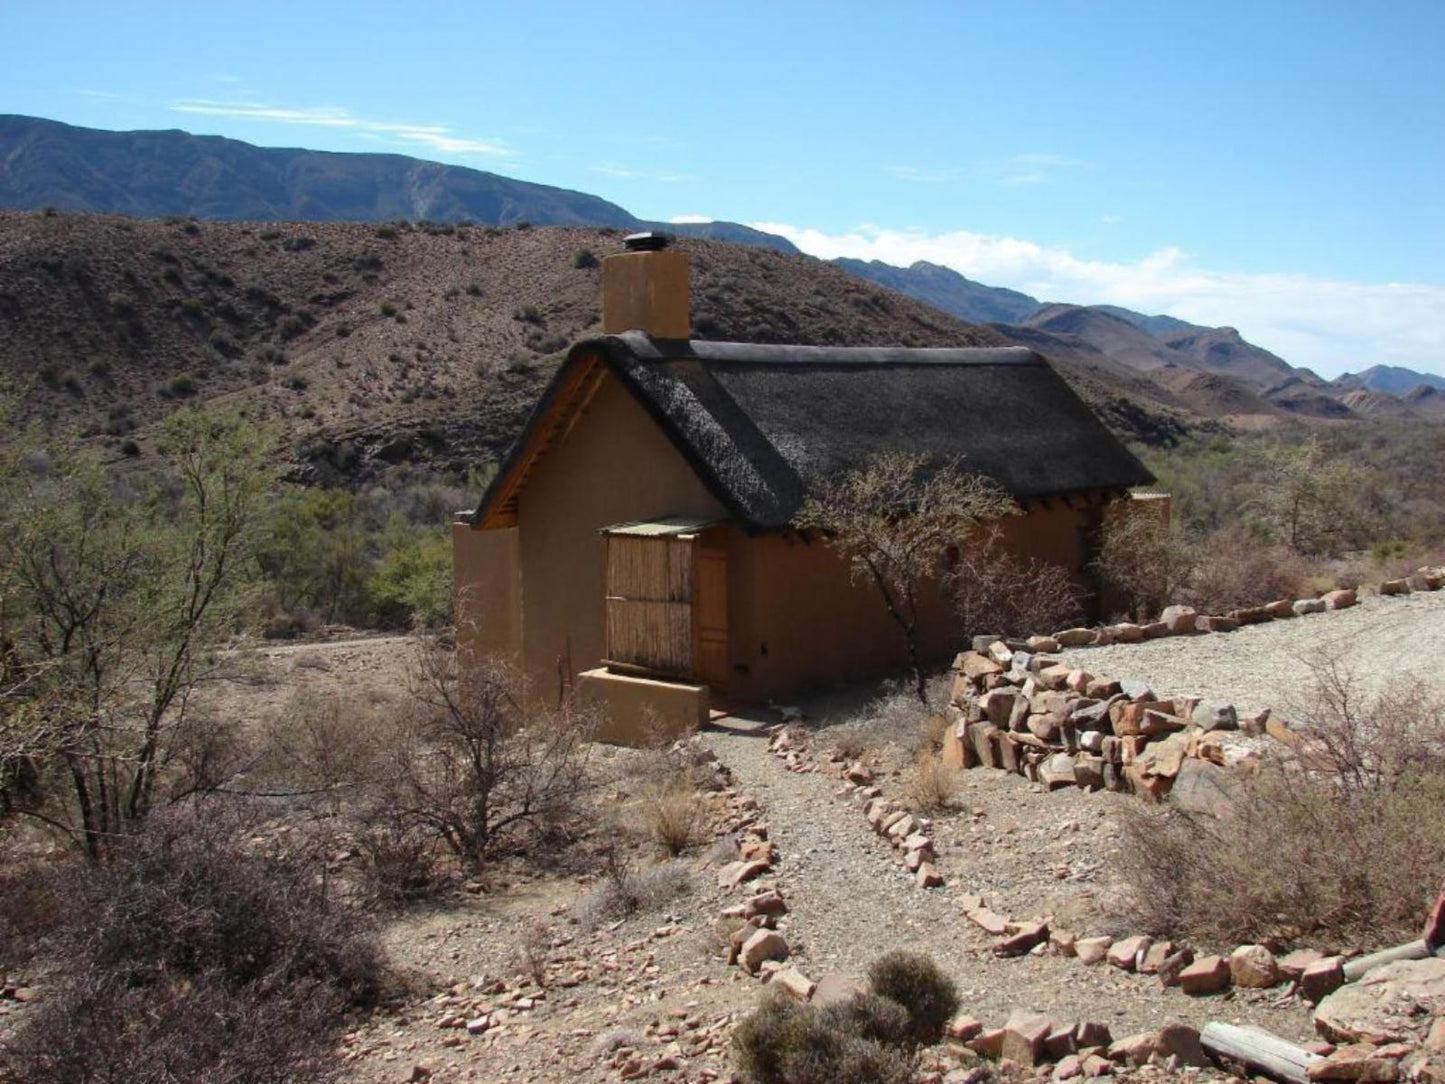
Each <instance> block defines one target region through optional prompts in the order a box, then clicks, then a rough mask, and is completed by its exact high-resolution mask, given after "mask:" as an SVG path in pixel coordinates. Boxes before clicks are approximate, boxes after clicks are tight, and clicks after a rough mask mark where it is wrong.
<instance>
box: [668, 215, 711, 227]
mask: <svg viewBox="0 0 1445 1084" xmlns="http://www.w3.org/2000/svg"><path fill="white" fill-rule="evenodd" d="M668 221H669V222H671V223H672V224H673V225H674V226H683V225H697V224H700V223H703V222H716V221H717V219H716V218H714V217H713V216H712V215H673V216H672V217H671V218H669V219H668Z"/></svg>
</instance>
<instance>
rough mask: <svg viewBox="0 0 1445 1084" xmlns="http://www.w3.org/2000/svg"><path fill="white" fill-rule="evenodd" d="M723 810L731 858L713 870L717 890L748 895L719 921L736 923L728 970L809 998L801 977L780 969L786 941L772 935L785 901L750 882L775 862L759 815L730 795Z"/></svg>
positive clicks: (752, 803) (743, 798) (773, 889)
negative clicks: (738, 969)
mask: <svg viewBox="0 0 1445 1084" xmlns="http://www.w3.org/2000/svg"><path fill="white" fill-rule="evenodd" d="M729 805H730V815H729V817H728V819H727V820H726V821H725V822H724V824H723V827H724V828H725V829H726V830H727V832H728V833H729V834H730V836H731V838H732V839H734V840H735V841H736V848H737V850H736V857H735V859H734V860H733V861H731V862H729V863H727V864H726V865H724V866H723V867H722V868H721V869H719V870H718V874H717V885H718V887H719V888H721V889H726V890H731V889H736V888H738V887H740V886H742V885H744V884H748V885H749V889H748V891H749V892H750V893H751V895H749V896H748V898H747V899H745V900H744V901H743V902H742V903H738V904H733V905H731V906H728V907H725V908H723V910H722V913H721V915H720V916H719V917H720V920H721V921H722V922H724V923H736V925H735V926H734V928H733V929H731V931H730V932H729V933H728V944H727V962H728V966H730V967H731V966H732V965H734V964H736V965H737V966H738V967H741V968H742V969H743V970H744V971H746V972H747V973H748V974H749V975H760V976H761V977H762V979H763V981H764V982H768V981H775V982H776V981H778V979H779V978H781V979H782V981H781V983H780V986H781V987H782V988H784V989H787V990H788V992H789V993H792V994H794V996H799V994H798V991H806V993H811V989H810V983H809V982H808V980H807V979H806V978H805V977H803V976H802V975H801V974H800V973H798V972H797V971H796V969H795V968H783V965H782V961H784V960H786V959H787V958H788V956H789V955H790V950H789V948H788V942H787V939H786V938H784V936H783V934H782V933H781V932H780V931H779V929H778V925H779V920H780V919H782V918H784V916H786V915H787V913H788V903H787V900H785V899H784V898H783V894H782V890H781V889H780V888H779V886H778V885H777V884H776V883H772V882H762V881H757V880H756V879H757V878H759V877H761V876H762V875H763V874H765V873H767V872H768V871H769V870H771V869H772V868H773V866H774V865H775V864H776V863H777V859H778V853H777V848H775V847H774V846H773V844H772V842H771V841H770V840H769V839H768V835H769V830H768V823H767V821H766V820H764V819H763V812H762V809H761V807H760V806H759V804H758V800H757V799H756V798H755V797H753V796H752V795H751V794H737V795H732V796H730V798H729ZM806 993H805V994H803V996H804V998H805V999H806Z"/></svg>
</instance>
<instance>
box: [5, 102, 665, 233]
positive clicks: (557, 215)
mask: <svg viewBox="0 0 1445 1084" xmlns="http://www.w3.org/2000/svg"><path fill="white" fill-rule="evenodd" d="M0 163H3V165H0V206H6V207H19V208H32V209H34V208H40V207H55V208H58V209H60V210H68V211H96V212H104V213H113V214H127V215H138V216H145V217H157V216H163V215H197V216H200V217H202V218H224V219H304V220H309V221H341V220H359V221H384V220H389V219H396V218H405V219H436V220H446V221H452V220H456V219H461V218H468V219H473V220H476V221H481V222H487V223H493V224H498V223H500V224H510V223H513V222H517V221H522V220H526V221H530V222H534V223H539V224H549V225H594V226H604V225H606V226H620V227H626V228H636V227H637V226H639V225H640V222H639V220H638V219H637V218H635V217H634V216H633V215H631V214H629V213H628V212H627V211H625V210H623V209H622V208H621V207H618V206H617V205H616V204H614V203H609V202H607V201H606V200H604V199H601V198H599V197H597V196H591V195H587V194H586V193H583V192H573V191H569V190H567V189H564V188H553V187H551V186H549V185H542V184H532V183H529V182H527V181H517V180H512V179H511V178H509V177H502V176H498V175H497V174H495V173H486V172H483V171H481V170H475V169H465V168H462V167H460V166H447V165H442V164H441V163H438V162H425V161H422V160H420V159H416V158H408V157H405V156H404V155H399V154H335V153H331V152H326V151H309V150H299V149H293V148H280V147H257V146H253V145H252V144H250V143H242V142H241V141H239V140H235V139H225V138H222V137H221V136H197V135H191V134H190V133H189V132H182V131H176V130H172V131H157V132H108V131H101V130H98V129H93V128H77V127H74V126H72V125H69V124H61V123H58V122H56V121H50V120H41V119H39V118H35V117H21V116H0Z"/></svg>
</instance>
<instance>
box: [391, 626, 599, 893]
mask: <svg viewBox="0 0 1445 1084" xmlns="http://www.w3.org/2000/svg"><path fill="white" fill-rule="evenodd" d="M410 690H411V693H412V697H413V705H412V710H411V711H410V713H409V714H408V716H407V718H406V720H405V722H404V725H403V727H402V733H401V735H400V736H399V740H398V743H397V748H396V749H395V751H394V755H395V762H394V765H393V768H392V773H391V788H390V793H389V794H388V795H387V796H386V801H387V804H388V807H389V808H390V809H394V810H395V811H397V813H398V814H399V815H400V816H401V817H402V818H403V819H404V820H405V821H407V822H409V823H413V824H417V825H420V826H422V827H424V828H426V829H427V830H429V831H431V832H433V833H435V834H436V835H437V836H438V837H439V838H440V839H441V840H442V841H443V842H444V843H445V844H446V846H447V847H448V848H450V849H451V851H452V852H453V853H454V854H455V855H456V857H457V859H458V860H459V861H461V862H462V863H463V864H464V865H467V866H469V867H473V868H475V867H477V866H480V865H482V864H483V863H485V862H486V861H487V860H488V859H489V858H491V857H493V856H494V855H496V854H498V853H500V852H501V851H503V850H505V849H506V848H509V847H512V846H515V845H517V844H519V843H520V841H521V837H522V836H523V835H524V834H525V833H528V832H530V833H532V835H533V836H534V837H536V836H537V835H538V834H539V833H541V832H544V831H547V832H553V833H554V834H555V832H556V831H558V830H559V829H564V828H565V827H566V826H567V824H568V823H569V822H570V821H572V820H573V819H575V816H576V813H577V807H578V803H579V801H580V800H581V798H582V797H583V796H584V793H585V785H586V782H587V771H586V768H587V748H588V747H587V741H588V739H589V738H590V737H591V735H592V733H593V731H594V729H595V720H594V718H593V716H592V715H591V714H590V713H588V712H587V711H584V710H581V709H578V708H577V707H575V706H574V705H572V704H570V703H564V704H563V705H562V706H561V707H560V708H559V709H557V710H554V711H553V710H546V709H544V708H542V707H541V706H539V705H534V704H528V703H526V701H525V699H524V694H523V688H522V682H521V679H520V677H519V675H518V674H517V672H516V671H515V669H514V668H513V667H511V666H510V665H509V664H508V663H506V662H504V661H502V660H499V659H495V658H491V657H487V656H480V655H472V654H469V653H467V652H463V651H457V650H454V649H452V648H450V647H448V646H447V645H446V643H444V642H443V641H442V640H440V639H439V638H437V637H433V636H426V635H423V636H421V637H420V638H419V639H418V641H417V649H416V654H415V656H414V660H413V665H412V670H411V678H410Z"/></svg>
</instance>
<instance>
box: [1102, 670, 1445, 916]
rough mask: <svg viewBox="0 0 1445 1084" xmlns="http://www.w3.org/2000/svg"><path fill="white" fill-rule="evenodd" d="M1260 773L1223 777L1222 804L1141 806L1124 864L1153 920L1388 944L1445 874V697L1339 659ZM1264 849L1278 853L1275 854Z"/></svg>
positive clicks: (1322, 673)
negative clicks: (1292, 744) (1373, 688)
mask: <svg viewBox="0 0 1445 1084" xmlns="http://www.w3.org/2000/svg"><path fill="white" fill-rule="evenodd" d="M1314 671H1315V680H1314V685H1313V689H1312V691H1311V693H1310V694H1309V696H1308V698H1307V700H1306V701H1305V702H1304V703H1303V704H1301V705H1299V710H1298V714H1297V715H1296V717H1295V719H1294V721H1293V729H1295V730H1296V731H1297V732H1298V733H1299V735H1300V736H1301V739H1302V741H1301V743H1300V745H1299V747H1298V748H1296V749H1294V750H1292V751H1289V752H1274V753H1271V756H1270V757H1269V758H1268V759H1267V760H1266V761H1265V762H1264V763H1263V764H1262V765H1261V767H1260V769H1259V771H1258V772H1257V773H1256V774H1255V775H1254V777H1252V778H1247V777H1244V776H1243V775H1231V776H1228V777H1222V780H1223V787H1224V790H1223V793H1222V798H1223V800H1222V801H1221V803H1220V807H1219V810H1218V815H1209V814H1206V813H1203V812H1199V813H1186V812H1183V811H1181V810H1178V809H1172V810H1170V811H1168V812H1164V813H1160V812H1156V811H1151V810H1148V809H1147V808H1144V807H1139V808H1135V809H1132V810H1130V811H1129V812H1128V815H1127V817H1126V819H1125V821H1124V839H1125V845H1124V847H1123V848H1121V853H1122V855H1123V856H1124V861H1125V867H1124V871H1125V874H1126V876H1127V878H1128V879H1129V881H1130V883H1131V885H1132V888H1133V895H1134V897H1135V900H1136V903H1137V905H1138V906H1139V907H1140V908H1141V909H1142V914H1143V917H1144V918H1145V920H1146V922H1147V923H1148V925H1149V926H1150V928H1151V930H1152V931H1154V932H1158V933H1170V934H1179V935H1183V936H1190V937H1196V938H1201V939H1217V940H1220V941H1223V942H1237V941H1239V940H1260V939H1264V938H1269V937H1281V938H1285V939H1297V940H1300V941H1303V942H1310V941H1316V942H1318V943H1320V944H1327V943H1334V944H1338V943H1339V942H1340V941H1341V940H1342V939H1345V938H1349V939H1352V940H1356V941H1357V943H1362V944H1380V945H1384V944H1388V943H1391V942H1392V941H1397V940H1403V939H1407V938H1409V937H1411V936H1414V930H1415V929H1416V926H1417V924H1418V921H1419V916H1420V912H1421V911H1422V909H1423V908H1424V907H1425V906H1426V904H1427V903H1428V901H1429V900H1430V899H1432V898H1433V896H1434V894H1435V893H1436V892H1438V891H1439V889H1440V885H1441V884H1445V820H1442V818H1441V817H1440V810H1441V809H1442V808H1445V702H1442V701H1441V700H1439V699H1438V698H1437V699H1431V698H1430V697H1429V695H1428V693H1427V692H1426V691H1425V690H1422V689H1421V687H1420V686H1419V684H1418V683H1415V682H1412V681H1409V680H1400V681H1397V682H1396V683H1395V684H1394V685H1392V686H1391V688H1390V689H1388V690H1387V691H1386V692H1384V693H1382V694H1380V695H1378V696H1376V697H1374V698H1367V697H1362V696H1361V695H1360V693H1359V690H1358V688H1357V687H1356V685H1355V683H1354V682H1353V681H1352V679H1351V677H1350V675H1349V674H1348V673H1346V672H1345V671H1343V670H1342V669H1341V668H1340V667H1339V666H1338V665H1336V664H1335V663H1334V662H1332V661H1329V660H1326V661H1324V662H1320V663H1317V664H1315V666H1314ZM1261 856H1268V858H1267V860H1265V859H1262V857H1261Z"/></svg>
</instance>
